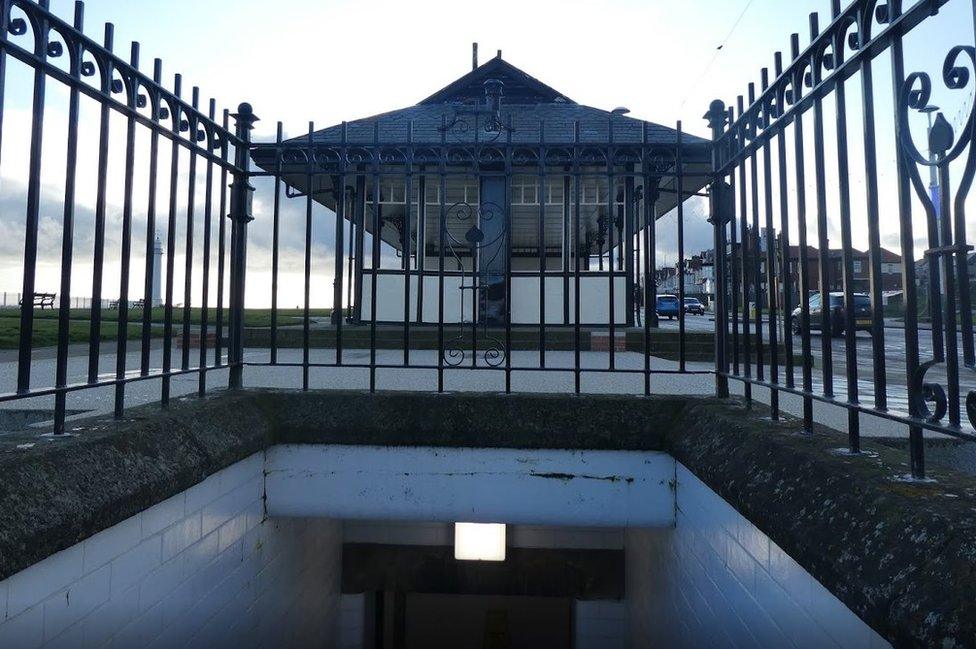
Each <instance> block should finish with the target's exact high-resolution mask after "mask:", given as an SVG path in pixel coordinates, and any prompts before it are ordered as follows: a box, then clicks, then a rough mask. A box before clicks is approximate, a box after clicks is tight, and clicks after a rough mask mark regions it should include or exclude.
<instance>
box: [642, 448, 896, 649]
mask: <svg viewBox="0 0 976 649" xmlns="http://www.w3.org/2000/svg"><path fill="white" fill-rule="evenodd" d="M677 479H678V485H677V492H676V493H677V505H678V510H677V517H676V523H675V527H674V528H673V529H631V530H628V532H627V537H626V544H625V551H626V561H627V564H626V565H627V568H626V571H627V572H626V577H627V585H626V590H627V600H628V603H629V613H630V614H629V621H630V629H631V646H634V647H644V646H651V645H652V644H653V645H660V646H668V647H701V646H709V647H729V646H735V647H743V646H745V647H751V646H764V647H811V648H817V649H825V648H828V647H870V648H874V647H888V646H889V645H888V643H887V642H886V641H885V640H884V639H882V638H881V637H880V636H878V634H877V633H875V632H874V631H873V630H872V629H871V628H870V627H868V626H867V625H866V624H864V622H862V621H861V620H860V618H858V617H857V616H856V615H854V613H852V612H851V611H850V609H848V608H847V607H846V606H844V604H843V603H841V602H840V600H838V599H837V598H836V597H834V596H833V595H832V594H831V593H830V592H829V591H827V589H826V588H824V587H823V586H822V585H821V584H820V583H819V582H817V580H816V579H814V578H813V577H812V576H810V575H809V574H808V573H807V572H806V571H805V570H804V569H803V568H802V567H800V566H799V565H798V564H797V563H796V562H795V561H793V560H792V559H791V558H790V557H788V556H787V555H786V554H785V553H784V552H783V551H782V550H781V549H780V548H779V547H778V546H777V545H776V544H775V543H773V542H772V541H771V540H770V539H769V538H768V537H767V536H766V535H765V534H763V533H762V532H761V531H760V530H758V529H757V528H756V527H755V526H753V525H752V524H751V523H749V521H747V520H746V519H745V518H743V517H742V516H740V515H739V513H738V512H736V511H735V509H733V508H732V507H731V506H730V505H729V504H728V503H726V502H725V501H724V500H722V499H721V498H720V497H719V496H718V495H716V494H715V493H714V492H713V491H712V490H711V489H709V488H708V487H707V486H706V485H705V484H704V483H702V482H701V481H700V480H698V478H696V477H695V476H694V475H692V474H691V472H690V471H688V470H687V469H686V468H685V467H683V466H681V465H680V464H678V467H677Z"/></svg>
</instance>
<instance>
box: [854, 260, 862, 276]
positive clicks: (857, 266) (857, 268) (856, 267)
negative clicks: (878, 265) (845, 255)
mask: <svg viewBox="0 0 976 649" xmlns="http://www.w3.org/2000/svg"><path fill="white" fill-rule="evenodd" d="M854 272H855V273H860V272H861V262H860V261H857V260H855V262H854Z"/></svg>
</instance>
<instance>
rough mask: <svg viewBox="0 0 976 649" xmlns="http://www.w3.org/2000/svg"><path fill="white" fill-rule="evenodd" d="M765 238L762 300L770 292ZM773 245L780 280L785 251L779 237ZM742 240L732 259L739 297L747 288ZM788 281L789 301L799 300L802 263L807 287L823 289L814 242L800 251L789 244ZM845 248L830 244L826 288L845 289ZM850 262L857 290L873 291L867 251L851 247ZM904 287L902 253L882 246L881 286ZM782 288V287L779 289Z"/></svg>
mask: <svg viewBox="0 0 976 649" xmlns="http://www.w3.org/2000/svg"><path fill="white" fill-rule="evenodd" d="M766 241H767V237H761V238H760V245H759V248H760V257H759V260H758V266H759V277H758V278H757V280H758V281H757V284H758V288H759V293H760V296H761V297H760V301H761V302H764V300H763V298H762V296H764V295H765V294H767V290H766V254H765V253H766ZM775 246H776V247H775V249H774V259H775V260H776V264H777V265H778V267H777V268H776V269H775V270H776V277H777V281H779V279H780V278H781V277H782V275H783V273H782V266H783V263H782V254H781V248H780V245H779V240H778V237H777V241H776V244H775ZM740 251H741V244H740V243H736V245H735V248H734V250H733V251H732V252H733V259H732V263H731V264H730V268H732V269H734V273H735V277H736V280H737V281H738V282H739V285H740V289H739V297H740V299H741V298H742V296H743V294H744V291H743V289H742V288H741V281H742V266H741V264H742V262H741V252H740ZM788 255H789V285H790V292H791V297H790V303H791V304H797V303H798V296H799V295H800V269H801V267H802V268H803V269H804V270H805V271H806V275H807V287H808V289H809V290H810V291H819V290H820V276H821V273H820V250H819V248H817V247H815V246H807V247H806V249H805V250H804V251H802V252H801V250H800V246H796V245H791V246H789V252H788ZM843 260H844V252H843V250H842V249H841V248H830V249H829V250H828V253H827V264H826V279H827V285H826V288H827V290H828V291H843V290H844V264H843ZM746 263H747V264H748V268H747V270H748V271H750V274H751V272H753V269H754V264H755V260H754V259H753V257H752V255H751V254H750V255H749V256H748V258H747V259H746ZM851 265H852V270H853V280H854V281H853V287H852V288H853V290H854V292H855V293H869V292H870V291H871V263H870V256H869V254H868V252H867V251H863V250H858V249H857V248H852V249H851ZM902 289H903V282H902V258H901V255H899V254H897V253H895V252H892V251H891V250H888V249H886V248H882V249H881V290H882V292H883V293H884V294H885V295H892V294H894V293H897V292H900V291H902ZM777 292H779V291H777ZM755 299H756V297H755V290H754V288H753V289H751V290H750V291H749V297H748V301H750V302H754V301H755Z"/></svg>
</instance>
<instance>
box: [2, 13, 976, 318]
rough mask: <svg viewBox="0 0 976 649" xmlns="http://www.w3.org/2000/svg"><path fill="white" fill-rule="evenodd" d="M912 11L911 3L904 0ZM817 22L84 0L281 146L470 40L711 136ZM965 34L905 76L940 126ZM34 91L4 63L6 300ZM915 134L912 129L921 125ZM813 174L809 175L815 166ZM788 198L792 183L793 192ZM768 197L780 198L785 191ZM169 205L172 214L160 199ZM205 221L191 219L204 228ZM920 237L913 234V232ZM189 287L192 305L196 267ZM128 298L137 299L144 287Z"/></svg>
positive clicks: (295, 247) (89, 178)
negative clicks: (937, 113)
mask: <svg viewBox="0 0 976 649" xmlns="http://www.w3.org/2000/svg"><path fill="white" fill-rule="evenodd" d="M845 4H846V3H845ZM906 4H913V3H912V2H911V1H910V0H906ZM51 7H52V10H53V11H54V12H55V13H57V14H58V15H61V16H63V17H66V18H70V16H71V14H72V11H73V8H72V7H73V3H72V2H69V1H68V0H51ZM814 11H820V12H821V14H822V16H821V23H822V24H826V23H827V22H829V11H830V6H829V2H828V0H789V1H784V0H751V1H750V0H686V1H684V2H672V1H670V0H605V1H582V0H563V1H535V2H524V1H521V2H513V1H508V0H497V1H495V2H492V3H491V4H489V5H485V4H483V3H473V2H460V1H450V2H441V1H432V0H413V1H411V2H402V1H399V2H397V1H386V0H378V1H363V0H360V1H358V2H357V1H344V0H343V1H336V0H331V1H329V0H326V1H323V0H283V1H281V2H278V3H274V4H269V3H268V2H266V1H263V0H262V1H259V0H207V1H206V2H199V1H194V2H190V1H189V0H171V1H170V2H168V3H166V4H165V5H160V4H158V3H149V2H132V1H131V0H91V1H90V2H89V3H87V4H86V11H85V15H86V28H85V31H86V33H87V34H89V35H90V36H93V37H98V38H100V34H101V33H102V29H103V28H102V24H103V23H104V22H106V21H111V22H112V23H113V24H114V25H115V43H116V51H118V52H123V53H127V52H128V50H129V43H130V41H132V40H138V41H139V42H140V43H141V50H142V68H143V69H144V70H151V69H152V59H153V58H154V57H159V58H161V59H162V60H163V62H164V63H163V71H164V79H165V80H166V83H167V84H168V85H169V84H171V83H172V75H173V74H174V73H176V72H180V73H182V74H183V77H184V82H183V83H184V96H188V95H189V88H190V87H192V86H199V87H200V88H201V96H202V97H203V103H204V104H206V101H207V100H209V98H210V97H214V98H215V99H216V100H217V105H218V107H219V109H223V108H230V109H232V110H233V109H234V108H236V106H237V104H238V103H239V102H241V101H247V102H249V103H250V104H251V105H252V106H253V107H254V110H255V112H256V114H257V115H258V117H259V118H260V121H259V122H258V123H257V127H256V130H255V132H254V137H255V139H256V140H258V141H267V140H270V139H272V138H273V135H274V131H275V128H276V123H277V122H278V121H281V122H282V123H283V127H284V130H285V133H286V136H287V135H298V134H301V133H304V132H306V131H307V129H308V125H309V121H313V122H314V124H315V125H316V127H319V128H320V127H325V126H329V125H332V124H336V123H338V122H340V121H342V120H350V119H356V118H359V117H364V116H368V115H372V114H376V113H380V112H384V111H388V110H392V109H396V108H401V107H405V106H409V105H412V104H414V103H416V102H417V101H418V100H420V99H422V98H423V97H425V96H427V95H429V94H430V93H432V92H433V91H435V90H437V89H439V88H441V87H443V86H444V85H446V84H448V83H449V82H451V81H452V80H454V79H455V78H457V77H459V76H461V75H462V74H464V73H466V72H467V71H468V70H469V69H470V63H471V43H472V42H474V41H477V42H478V43H479V45H480V51H481V58H482V61H484V60H486V59H487V58H488V57H490V56H493V55H494V52H495V51H496V50H498V49H501V50H502V51H503V57H504V58H505V59H506V60H508V61H510V62H511V63H513V64H514V65H516V66H518V67H520V68H522V69H523V70H525V71H526V72H528V73H529V74H531V75H533V76H535V77H537V78H539V79H541V80H542V81H544V82H545V83H547V84H549V85H550V86H553V87H555V88H556V89H558V90H559V91H561V92H563V93H564V94H566V95H568V96H569V97H572V98H573V99H574V100H576V101H578V102H579V103H582V104H586V105H590V106H595V107H598V108H602V109H607V110H609V109H612V108H614V107H618V106H624V107H627V108H629V109H630V111H631V113H630V115H631V116H632V117H638V118H642V119H647V120H650V121H654V122H657V123H660V124H665V125H669V126H673V125H675V124H676V123H677V122H678V121H679V120H681V121H682V124H683V127H684V129H685V130H686V131H688V132H691V133H696V134H699V135H703V136H706V135H707V128H706V124H705V122H704V120H703V119H702V115H703V114H704V112H705V110H706V109H707V107H708V105H709V103H710V101H711V100H713V99H715V98H720V99H723V100H725V101H726V102H734V101H735V98H736V96H737V95H740V94H744V93H745V92H746V88H747V84H748V83H749V82H758V80H759V70H760V69H761V68H762V67H764V66H769V67H771V66H772V63H773V53H774V52H775V51H777V50H783V51H788V49H789V37H790V33H791V32H799V33H800V34H801V43H803V44H804V45H805V44H806V43H807V42H808V15H809V14H810V13H811V12H814ZM972 32H973V29H972V4H971V3H970V2H968V1H966V0H950V1H949V3H948V5H947V6H946V7H945V8H944V9H943V15H940V16H937V17H936V18H933V19H932V20H930V21H927V23H926V25H925V26H924V28H922V29H920V30H919V31H918V33H916V34H913V35H912V36H911V37H910V40H909V41H908V42H906V58H907V59H908V61H909V62H910V63H909V67H910V68H911V69H910V70H909V71H911V70H912V69H919V70H926V71H928V72H930V73H932V74H933V80H934V85H935V86H936V87H937V88H938V89H939V90H938V91H937V94H936V96H935V97H934V98H933V101H936V102H937V103H940V104H941V105H943V106H944V108H945V112H946V117H947V118H948V119H949V120H950V121H951V122H954V123H958V122H961V118H960V112H961V111H964V110H965V109H966V107H968V106H971V104H972V100H971V96H972V92H971V91H972V85H974V84H973V83H972V82H971V83H970V87H969V88H967V89H965V90H964V91H961V92H960V91H957V92H955V93H951V92H948V91H945V90H944V88H943V85H942V84H941V79H940V78H939V75H938V73H939V71H940V70H941V67H942V63H943V59H944V57H945V54H946V52H947V51H948V48H949V47H950V46H951V45H955V44H972V43H973V33H972ZM933 44H936V46H933ZM886 60H887V57H886V56H883V57H881V59H879V63H878V65H877V69H876V71H875V76H876V84H877V88H876V96H879V95H882V94H884V93H887V101H888V103H883V102H882V103H879V107H878V131H879V160H880V163H881V167H882V170H881V178H880V183H881V190H882V191H881V194H882V196H881V203H882V211H883V218H882V222H883V225H884V227H883V242H884V243H885V245H886V246H888V247H893V248H896V246H897V239H898V230H897V227H894V226H892V227H889V225H890V224H891V223H893V222H894V221H897V218H896V215H894V193H893V191H892V187H893V186H892V178H893V177H892V173H891V171H890V167H889V166H887V165H890V163H891V162H892V161H893V160H894V151H893V148H892V147H891V146H890V144H886V142H885V140H890V133H891V132H892V131H893V120H892V113H891V104H890V96H891V89H890V81H889V80H888V79H887V75H889V74H890V73H889V71H888V69H887V67H886V65H885V63H886ZM970 67H971V66H970ZM886 83H887V84H888V86H885V84H886ZM48 85H49V93H48V94H49V103H48V107H47V110H46V111H45V119H46V123H45V139H44V155H43V160H42V169H43V173H42V177H43V179H44V180H43V185H44V187H43V189H44V191H43V197H44V199H43V201H42V212H43V213H42V222H41V229H42V230H41V231H42V234H41V246H40V253H39V255H40V257H39V265H38V289H37V290H46V291H52V292H53V291H57V290H58V278H59V262H58V259H59V255H60V215H61V195H62V194H63V184H64V176H65V173H64V168H63V167H64V150H65V147H64V141H65V138H66V126H65V118H64V111H65V106H66V97H67V93H66V91H65V90H64V88H63V87H61V88H59V87H57V86H58V84H56V83H49V84H48ZM848 85H849V86H850V89H849V90H848V95H849V99H848V100H849V102H850V103H851V109H850V113H849V117H848V119H849V121H850V127H849V132H850V134H851V139H852V140H859V134H860V132H861V111H860V99H859V92H860V88H859V85H860V84H859V77H855V78H854V79H852V80H851V82H849V84H848ZM30 89H31V74H30V71H29V70H28V69H27V68H25V66H23V65H21V64H19V63H15V62H11V63H10V65H9V69H8V79H7V90H6V98H5V104H4V115H5V117H4V132H3V142H2V149H0V290H2V291H10V292H16V291H18V290H19V289H20V284H21V273H20V266H21V263H22V250H23V229H24V228H23V203H24V197H23V195H24V189H23V188H24V187H25V184H26V179H27V173H26V167H27V164H26V161H27V149H28V146H29V142H30V138H29V127H30V117H31V94H30ZM827 109H828V113H829V111H830V110H832V104H831V102H827ZM828 117H829V116H828ZM914 124H916V127H918V124H920V122H919V121H918V118H916V119H915V120H914ZM81 125H82V128H81V144H80V153H79V157H80V162H79V171H78V174H79V176H78V195H77V227H76V235H77V236H76V244H75V263H74V265H73V275H76V276H77V279H76V280H75V282H74V283H75V286H74V287H73V290H72V293H73V294H76V295H83V296H84V295H90V294H91V286H90V282H91V280H90V276H91V261H90V258H91V254H92V252H91V246H92V241H93V239H92V228H91V221H92V214H93V205H94V197H95V186H96V178H97V176H96V174H95V169H94V166H95V165H94V160H95V149H96V145H97V130H98V111H97V107H96V106H95V105H94V103H93V102H89V101H84V102H83V103H82V115H81ZM110 128H111V138H112V139H111V145H110V150H111V155H110V161H109V177H110V181H109V188H108V203H109V205H108V208H107V212H108V235H107V236H108V249H107V253H106V255H107V257H106V259H107V261H106V264H107V266H106V280H105V281H106V288H105V292H106V295H109V296H110V295H112V294H113V291H114V292H115V293H116V294H117V291H118V288H117V287H118V274H119V273H118V263H117V258H118V234H117V232H118V229H119V223H120V212H121V207H120V206H121V195H122V187H121V177H122V159H123V157H122V151H123V150H124V149H123V146H124V141H123V137H124V130H125V122H124V120H121V119H115V118H113V120H112V123H111V126H110ZM808 132H809V130H808ZM915 132H916V133H918V131H915ZM921 133H922V134H921V136H919V141H920V142H922V143H923V144H922V145H920V146H921V147H922V148H924V146H923V145H924V131H922V132H921ZM827 136H828V137H827V140H828V144H827V147H826V154H827V159H828V160H836V146H835V145H834V144H833V143H832V142H833V141H836V132H835V130H834V124H833V120H832V119H830V118H828V124H827ZM832 136H833V137H832ZM885 136H887V137H885ZM789 137H790V138H792V135H790V136H789ZM147 142H148V136H147V135H146V134H145V133H140V134H139V135H138V137H137V169H144V168H145V166H144V164H143V163H144V162H145V160H144V156H145V152H146V150H147V146H148V145H147ZM790 142H792V140H790ZM886 146H887V147H888V148H885V147H886ZM164 148H165V147H164ZM811 166H812V165H810V164H808V169H809V168H811ZM160 167H161V169H162V171H161V173H160V176H159V177H158V182H159V184H160V187H161V188H163V187H167V186H168V154H167V152H164V156H163V157H162V158H161V162H160ZM186 167H187V164H186V161H185V159H181V174H182V175H181V181H180V185H181V190H180V191H181V196H182V195H183V192H184V191H185V190H184V189H183V188H182V186H183V184H185V173H186ZM774 168H775V167H774ZM851 168H852V170H854V171H852V174H851V185H852V195H854V196H855V198H856V199H858V201H857V202H858V205H860V203H863V195H864V182H863V173H859V172H858V171H856V170H857V169H860V168H863V153H862V151H861V149H860V148H859V146H858V144H857V143H856V142H855V143H854V144H852V146H851ZM790 169H791V171H792V167H791V168H790ZM201 173H202V168H201ZM833 173H834V175H833V176H831V175H830V172H828V187H829V200H830V201H831V202H832V203H836V201H837V193H836V191H837V182H836V171H834V172H833ZM812 175H813V174H812V173H809V174H808V182H812ZM145 176H146V174H145V172H143V173H142V174H137V178H136V180H135V189H134V195H135V196H136V197H137V201H136V202H137V203H139V204H140V205H142V203H143V202H144V201H143V200H140V199H142V198H143V197H144V196H145V194H146V191H147V186H148V182H147V179H146V177H145ZM956 177H958V172H957V173H956ZM793 191H794V190H790V196H791V197H792V196H793ZM810 193H811V192H810V191H808V194H810ZM202 194H203V192H199V193H198V196H197V202H198V208H197V212H198V214H200V213H202V201H203V196H202ZM773 196H775V203H776V204H778V190H776V192H775V193H774V194H773ZM214 199H215V200H216V193H215V194H214ZM270 202H271V196H270V195H269V193H268V187H267V186H266V185H265V186H262V185H261V184H259V186H258V193H257V195H256V196H255V216H256V217H257V218H256V220H255V222H254V223H253V224H252V226H251V233H252V236H251V241H250V249H249V271H250V272H249V276H248V283H249V284H248V285H249V292H248V304H249V305H252V306H264V305H266V304H267V303H268V302H269V297H268V296H269V292H270V274H269V272H268V269H269V268H270V224H269V222H270ZM297 202H299V201H292V202H291V203H293V204H294V203H297ZM301 208H303V206H298V205H289V206H288V207H287V208H286V209H287V210H290V212H289V213H288V217H287V218H285V220H284V221H283V223H285V224H286V226H287V227H286V228H285V231H284V233H283V237H284V239H283V244H282V245H283V247H282V254H283V256H282V268H283V280H284V281H283V285H284V286H283V288H282V293H281V294H282V300H283V302H282V303H283V304H289V305H291V303H296V304H297V300H298V298H299V297H300V293H301V291H300V285H301V275H300V270H301V262H302V259H301V255H302V253H301V247H302V241H303V236H304V233H303V232H302V228H301V225H300V219H299V218H298V212H300V211H301ZM296 210H297V212H296ZM145 211H146V210H145V207H139V208H137V209H136V212H135V214H134V230H133V234H134V237H135V238H134V245H133V263H134V268H135V269H136V270H135V271H134V273H133V275H132V278H131V282H132V284H133V285H134V286H136V287H141V285H142V271H141V267H142V266H141V264H142V257H141V255H142V247H143V246H144V240H145V236H146V233H145V227H144V218H145ZM159 211H160V213H161V214H163V215H165V205H161V206H160V210H159ZM214 211H215V213H216V205H215V207H214ZM808 211H810V210H809V209H808ZM852 211H853V212H854V216H855V221H856V223H855V225H854V232H855V245H860V247H861V248H864V247H865V245H864V243H863V242H864V240H865V236H866V235H865V227H864V225H863V207H859V206H852ZM322 212H323V213H322V214H320V215H318V216H317V220H316V231H315V235H314V237H313V243H314V250H315V253H314V255H315V258H316V260H319V259H323V260H324V259H325V258H326V257H328V256H330V255H331V254H332V252H331V251H332V244H333V241H332V227H331V226H330V221H329V219H330V218H331V216H330V215H329V214H325V213H324V210H322ZM830 212H831V221H830V222H831V225H830V230H831V241H832V245H833V244H834V243H836V244H839V238H837V227H838V226H837V223H838V220H837V216H836V213H837V210H836V209H832V210H830ZM916 212H918V210H916ZM791 218H793V216H791ZM704 219H705V214H704V206H703V205H702V204H701V203H696V204H689V207H688V223H687V225H686V232H687V246H686V249H687V250H689V251H690V252H697V251H698V250H701V249H704V248H708V247H710V246H711V230H710V227H709V226H708V225H707V224H706V223H705V222H704ZM777 219H778V215H777ZM200 221H201V219H200V217H199V216H198V218H197V224H198V227H199V225H200ZM214 223H215V224H214V228H216V221H215V222H214ZM140 226H142V229H141V230H140ZM920 227H921V225H919V224H917V225H916V233H918V232H919V231H920ZM673 228H674V217H673V216H670V217H665V218H664V219H662V220H661V222H660V223H659V232H660V234H659V240H660V244H659V250H658V253H659V259H660V260H661V261H662V263H673V262H674V237H673V234H672V233H673ZM163 234H164V236H165V232H164V233H163ZM182 234H183V233H181V232H179V231H178V232H177V235H178V239H177V241H178V246H177V247H178V248H181V247H182V239H181V238H179V237H181V236H182ZM811 238H812V230H811ZM972 238H973V236H972V234H971V235H970V239H972ZM199 241H200V237H199V236H197V242H199ZM197 256H199V252H198V253H197ZM182 263H183V259H182V257H180V258H178V259H177V260H176V265H177V274H176V277H175V278H174V280H175V281H174V283H175V286H177V287H178V290H177V293H179V292H180V291H181V289H182V286H183V281H182V274H181V273H182V271H181V270H180V268H181V267H182ZM195 263H196V262H195ZM319 266H320V267H319ZM197 268H198V269H199V267H198V266H197ZM316 272H317V273H318V275H317V277H321V279H322V281H321V286H323V287H324V286H328V285H331V274H332V270H331V263H325V262H324V261H323V262H322V263H321V264H317V267H316ZM291 280H295V281H291ZM194 282H195V283H194V292H195V294H197V295H198V294H199V290H200V285H199V272H198V271H197V272H196V276H195V277H194ZM316 285H317V286H318V285H319V282H316ZM135 292H136V293H140V292H141V289H136V291H135ZM313 300H314V301H315V302H316V303H317V304H319V305H325V304H328V302H329V301H330V295H329V291H327V290H323V291H321V292H316V294H315V296H314V297H313ZM177 301H179V299H177Z"/></svg>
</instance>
